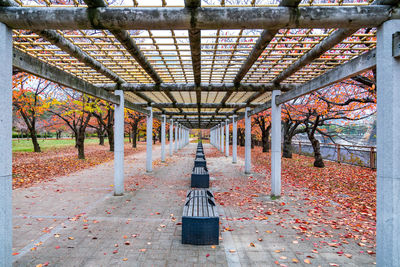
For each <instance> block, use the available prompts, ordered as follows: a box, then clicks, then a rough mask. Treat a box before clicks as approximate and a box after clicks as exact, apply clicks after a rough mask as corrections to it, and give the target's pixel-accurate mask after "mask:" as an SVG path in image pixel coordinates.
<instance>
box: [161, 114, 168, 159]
mask: <svg viewBox="0 0 400 267" xmlns="http://www.w3.org/2000/svg"><path fill="white" fill-rule="evenodd" d="M165 124H167V118H166V116H165V115H162V122H161V162H165Z"/></svg>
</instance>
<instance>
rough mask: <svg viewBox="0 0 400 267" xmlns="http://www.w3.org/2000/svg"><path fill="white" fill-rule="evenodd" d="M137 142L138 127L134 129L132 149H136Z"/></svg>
mask: <svg viewBox="0 0 400 267" xmlns="http://www.w3.org/2000/svg"><path fill="white" fill-rule="evenodd" d="M136 140H137V125H136V126H135V125H134V126H133V127H132V147H133V148H136Z"/></svg>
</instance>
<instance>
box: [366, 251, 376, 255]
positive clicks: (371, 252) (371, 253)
mask: <svg viewBox="0 0 400 267" xmlns="http://www.w3.org/2000/svg"><path fill="white" fill-rule="evenodd" d="M367 253H368V254H369V255H373V254H375V252H374V251H372V250H367Z"/></svg>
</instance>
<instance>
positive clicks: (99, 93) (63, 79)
mask: <svg viewBox="0 0 400 267" xmlns="http://www.w3.org/2000/svg"><path fill="white" fill-rule="evenodd" d="M13 67H15V68H17V69H18V70H21V71H24V72H27V73H30V74H32V75H35V76H37V77H40V78H43V79H46V80H48V81H51V82H54V83H58V84H60V85H62V86H65V87H68V88H71V89H73V90H76V91H78V92H81V93H83V94H87V95H90V96H93V97H96V98H99V99H102V100H104V101H107V102H110V103H113V104H117V105H119V104H120V97H119V96H116V95H114V94H112V93H110V92H108V91H106V90H104V89H103V88H100V87H97V86H95V85H93V84H91V83H88V82H86V81H84V80H82V79H79V78H78V77H76V76H74V75H71V74H69V73H68V72H65V71H63V70H60V69H58V68H56V67H54V66H52V65H50V64H48V63H46V62H43V61H41V60H39V59H37V58H34V57H32V56H30V55H28V54H26V53H24V52H22V51H19V50H17V49H14V50H13ZM124 105H125V107H126V108H128V109H131V110H134V111H137V112H140V113H143V114H149V112H148V111H147V110H146V109H144V108H142V107H141V106H138V105H135V104H133V103H131V102H129V101H127V100H125V101H124ZM157 118H158V117H157Z"/></svg>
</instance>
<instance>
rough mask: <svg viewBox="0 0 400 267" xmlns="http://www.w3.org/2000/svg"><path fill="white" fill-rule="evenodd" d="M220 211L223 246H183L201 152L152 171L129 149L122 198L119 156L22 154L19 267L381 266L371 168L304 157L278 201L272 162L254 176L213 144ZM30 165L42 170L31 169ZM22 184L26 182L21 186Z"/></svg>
mask: <svg viewBox="0 0 400 267" xmlns="http://www.w3.org/2000/svg"><path fill="white" fill-rule="evenodd" d="M204 148H205V153H206V159H207V165H208V168H209V172H210V176H211V187H210V189H211V190H212V191H213V192H214V194H215V198H216V201H217V203H218V211H219V214H220V233H221V234H220V244H219V245H217V246H192V245H182V244H181V228H182V226H181V214H182V210H183V205H184V199H185V194H186V191H187V190H188V189H189V187H190V173H191V169H192V166H193V160H194V156H195V149H196V144H194V143H190V144H189V145H188V146H186V147H185V148H183V149H182V150H180V151H179V152H178V153H175V154H174V155H173V156H172V157H169V156H168V157H167V160H166V162H165V163H161V161H160V146H159V145H156V146H154V147H153V155H154V165H153V166H154V168H153V169H154V170H153V172H152V173H150V174H148V173H146V172H145V169H144V167H145V155H146V154H145V145H144V144H142V143H139V144H138V147H137V148H136V149H132V148H130V144H128V143H127V144H126V157H125V162H124V163H125V180H126V182H125V185H126V193H125V194H124V196H122V197H114V196H113V195H112V191H113V162H112V158H113V156H112V152H108V151H107V149H108V148H107V147H104V148H99V146H97V145H96V146H95V145H93V146H91V145H88V146H87V150H86V152H87V154H86V160H84V161H79V160H77V159H75V158H76V151H75V150H74V148H73V147H68V146H66V147H62V148H57V149H49V150H47V151H45V152H44V153H41V154H39V155H37V154H36V155H34V157H33V156H32V154H33V153H25V152H15V153H14V160H13V166H14V183H13V186H14V191H13V239H14V244H13V255H14V256H13V257H14V265H15V266H119V265H121V266H136V265H138V266H165V265H169V266H203V265H209V266H217V265H220V266H227V265H228V266H240V265H242V266H372V265H375V203H376V200H375V179H376V173H375V172H374V171H373V170H370V169H367V168H361V167H354V166H348V165H343V164H342V165H341V164H338V163H333V162H327V164H326V165H327V167H326V168H324V169H317V168H314V167H313V166H312V159H311V158H308V157H304V156H298V155H294V157H293V159H284V160H283V162H282V188H283V195H282V197H281V198H280V199H271V198H270V196H269V179H270V169H269V154H268V153H262V152H261V150H260V148H258V147H256V148H255V149H254V150H253V151H252V163H253V173H252V174H250V175H244V173H243V165H244V164H243V158H242V156H243V154H244V151H243V148H241V147H239V151H238V154H239V160H238V163H237V164H232V163H231V160H232V159H231V158H230V157H225V156H223V155H222V154H221V153H220V152H219V151H217V150H216V149H215V148H214V147H212V146H211V145H209V144H205V145H204ZM32 168H36V169H39V170H40V171H31V169H32ZM18 179H19V180H18Z"/></svg>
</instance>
